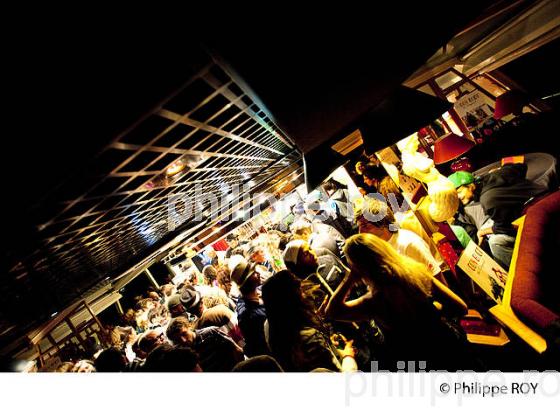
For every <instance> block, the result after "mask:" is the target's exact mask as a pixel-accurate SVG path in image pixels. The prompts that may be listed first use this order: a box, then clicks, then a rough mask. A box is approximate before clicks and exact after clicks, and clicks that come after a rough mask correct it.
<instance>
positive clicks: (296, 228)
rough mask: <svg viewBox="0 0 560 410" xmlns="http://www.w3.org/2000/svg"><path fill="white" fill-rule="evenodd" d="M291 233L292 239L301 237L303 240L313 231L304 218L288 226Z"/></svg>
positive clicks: (307, 238)
mask: <svg viewBox="0 0 560 410" xmlns="http://www.w3.org/2000/svg"><path fill="white" fill-rule="evenodd" d="M290 230H291V231H292V235H293V238H294V239H303V240H304V241H307V240H309V238H310V237H311V234H312V233H313V227H312V225H311V224H310V223H309V222H307V221H306V220H304V219H300V220H298V221H296V222H294V223H293V224H292V226H290Z"/></svg>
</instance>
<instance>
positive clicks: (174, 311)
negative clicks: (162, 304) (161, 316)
mask: <svg viewBox="0 0 560 410" xmlns="http://www.w3.org/2000/svg"><path fill="white" fill-rule="evenodd" d="M185 312H186V309H185V307H184V306H183V305H182V304H181V303H179V304H177V305H175V306H172V307H171V308H170V309H169V313H170V314H171V317H177V316H179V315H182V314H183V313H185Z"/></svg>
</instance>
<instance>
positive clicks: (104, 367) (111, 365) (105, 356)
mask: <svg viewBox="0 0 560 410" xmlns="http://www.w3.org/2000/svg"><path fill="white" fill-rule="evenodd" d="M94 366H95V370H96V371H97V372H98V373H115V372H124V371H126V370H127V360H126V357H125V355H124V353H123V352H122V351H121V350H119V349H117V348H116V347H110V348H109V349H106V350H103V351H102V352H101V353H100V354H99V356H97V358H96V359H95V361H94Z"/></svg>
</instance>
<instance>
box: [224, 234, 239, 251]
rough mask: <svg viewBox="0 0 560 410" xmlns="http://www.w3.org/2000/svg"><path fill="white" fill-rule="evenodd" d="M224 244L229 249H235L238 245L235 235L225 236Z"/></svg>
mask: <svg viewBox="0 0 560 410" xmlns="http://www.w3.org/2000/svg"><path fill="white" fill-rule="evenodd" d="M226 242H227V244H228V246H229V247H230V248H237V245H238V244H239V240H238V238H237V235H235V234H233V233H230V234H229V235H228V236H226Z"/></svg>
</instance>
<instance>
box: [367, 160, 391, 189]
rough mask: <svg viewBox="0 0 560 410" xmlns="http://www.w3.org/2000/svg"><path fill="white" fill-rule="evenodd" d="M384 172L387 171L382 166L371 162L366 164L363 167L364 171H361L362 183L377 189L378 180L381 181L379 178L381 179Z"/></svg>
mask: <svg viewBox="0 0 560 410" xmlns="http://www.w3.org/2000/svg"><path fill="white" fill-rule="evenodd" d="M386 174H387V173H386V172H385V171H384V169H383V168H382V167H380V166H377V165H375V164H371V163H370V164H367V165H366V166H365V167H364V171H363V173H362V175H363V177H364V184H366V185H367V186H369V187H371V188H375V189H377V187H378V185H379V181H381V179H383V177H384V176H385V175H386Z"/></svg>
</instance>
